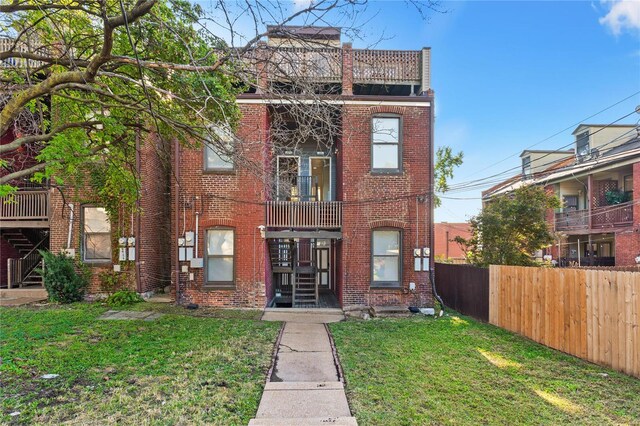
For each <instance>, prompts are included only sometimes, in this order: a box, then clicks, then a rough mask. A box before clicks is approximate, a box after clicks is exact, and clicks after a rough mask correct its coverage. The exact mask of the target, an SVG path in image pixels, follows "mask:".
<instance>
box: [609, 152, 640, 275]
mask: <svg viewBox="0 0 640 426" xmlns="http://www.w3.org/2000/svg"><path fill="white" fill-rule="evenodd" d="M633 201H635V202H636V204H634V205H633V226H632V227H631V228H630V229H628V230H625V231H621V232H618V233H617V234H616V236H615V239H616V241H615V245H616V249H615V250H616V266H630V265H635V264H636V262H635V258H636V256H640V204H638V203H640V161H639V162H637V163H634V164H633Z"/></svg>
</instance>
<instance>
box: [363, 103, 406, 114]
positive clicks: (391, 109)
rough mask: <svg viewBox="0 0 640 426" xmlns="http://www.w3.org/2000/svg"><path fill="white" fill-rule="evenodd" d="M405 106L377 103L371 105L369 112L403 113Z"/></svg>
mask: <svg viewBox="0 0 640 426" xmlns="http://www.w3.org/2000/svg"><path fill="white" fill-rule="evenodd" d="M405 110H406V108H405V107H401V106H391V105H377V106H374V107H371V114H398V115H403V114H404V113H405Z"/></svg>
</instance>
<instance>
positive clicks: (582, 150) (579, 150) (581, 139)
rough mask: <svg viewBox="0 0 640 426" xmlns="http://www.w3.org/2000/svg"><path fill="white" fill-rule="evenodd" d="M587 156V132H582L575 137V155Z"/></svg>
mask: <svg viewBox="0 0 640 426" xmlns="http://www.w3.org/2000/svg"><path fill="white" fill-rule="evenodd" d="M587 154H589V132H584V133H580V134H579V135H578V136H577V137H576V155H579V156H582V155H587Z"/></svg>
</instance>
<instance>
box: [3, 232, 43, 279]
mask: <svg viewBox="0 0 640 426" xmlns="http://www.w3.org/2000/svg"><path fill="white" fill-rule="evenodd" d="M48 239H49V237H44V238H43V239H42V240H40V242H38V243H37V244H36V245H35V246H34V247H33V248H32V249H31V250H30V251H29V253H27V254H25V255H24V256H22V257H21V258H20V259H7V271H8V274H7V287H8V288H13V287H14V286H16V285H21V284H22V282H23V281H24V279H25V278H26V277H27V276H28V275H29V274H30V273H31V271H33V269H34V268H35V267H36V266H38V264H39V263H40V262H41V261H42V255H41V254H40V252H39V251H38V250H39V249H40V247H41V246H42V245H43V244H44V243H45V241H47V240H48Z"/></svg>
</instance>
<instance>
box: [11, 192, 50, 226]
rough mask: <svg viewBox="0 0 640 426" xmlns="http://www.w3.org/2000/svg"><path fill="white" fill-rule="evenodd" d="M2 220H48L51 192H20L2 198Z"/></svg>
mask: <svg viewBox="0 0 640 426" xmlns="http://www.w3.org/2000/svg"><path fill="white" fill-rule="evenodd" d="M0 219H3V220H48V219H49V191H46V190H43V191H39V190H36V191H18V192H16V193H13V194H11V195H8V196H5V197H0Z"/></svg>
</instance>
